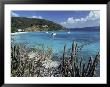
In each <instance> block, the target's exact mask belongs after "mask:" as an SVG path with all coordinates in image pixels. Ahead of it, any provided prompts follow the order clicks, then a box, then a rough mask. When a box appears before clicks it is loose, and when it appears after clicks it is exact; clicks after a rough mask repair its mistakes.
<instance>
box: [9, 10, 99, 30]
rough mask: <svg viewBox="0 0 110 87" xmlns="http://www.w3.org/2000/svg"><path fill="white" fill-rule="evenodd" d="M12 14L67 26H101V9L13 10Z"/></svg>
mask: <svg viewBox="0 0 110 87" xmlns="http://www.w3.org/2000/svg"><path fill="white" fill-rule="evenodd" d="M11 16H15V17H28V18H39V19H48V20H51V21H54V22H56V23H59V24H61V25H62V26H64V27H67V28H76V27H79V28H81V27H92V26H99V22H100V14H99V11H12V12H11Z"/></svg>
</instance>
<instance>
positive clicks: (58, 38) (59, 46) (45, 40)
mask: <svg viewBox="0 0 110 87" xmlns="http://www.w3.org/2000/svg"><path fill="white" fill-rule="evenodd" d="M51 33H52V32H48V33H46V32H28V33H22V34H16V35H12V36H11V38H12V39H13V40H14V42H15V43H26V44H28V46H29V47H38V46H39V45H41V44H43V45H44V46H45V47H46V48H47V47H49V48H52V50H53V52H54V53H61V52H63V47H64V45H65V44H66V45H67V47H66V49H67V50H68V49H69V48H71V45H72V42H73V41H76V42H77V43H78V45H83V44H86V45H84V47H83V48H82V50H81V52H80V54H79V55H80V56H84V57H90V56H94V55H96V53H97V52H99V51H100V33H99V32H88V31H84V32H78V31H75V32H70V34H68V33H67V32H54V33H56V35H55V36H52V34H51Z"/></svg>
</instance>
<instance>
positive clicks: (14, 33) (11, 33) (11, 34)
mask: <svg viewBox="0 0 110 87" xmlns="http://www.w3.org/2000/svg"><path fill="white" fill-rule="evenodd" d="M23 33H28V32H15V33H11V35H16V34H23Z"/></svg>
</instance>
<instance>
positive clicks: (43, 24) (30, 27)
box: [11, 17, 65, 33]
mask: <svg viewBox="0 0 110 87" xmlns="http://www.w3.org/2000/svg"><path fill="white" fill-rule="evenodd" d="M64 29H65V28H64V27H63V26H61V25H60V24H57V23H54V22H52V21H49V20H45V19H36V18H25V17H11V32H12V33H13V32H17V31H18V30H22V31H27V32H29V31H58V30H64Z"/></svg>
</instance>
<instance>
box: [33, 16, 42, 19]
mask: <svg viewBox="0 0 110 87" xmlns="http://www.w3.org/2000/svg"><path fill="white" fill-rule="evenodd" d="M31 18H38V19H42V16H32V17H31Z"/></svg>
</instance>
